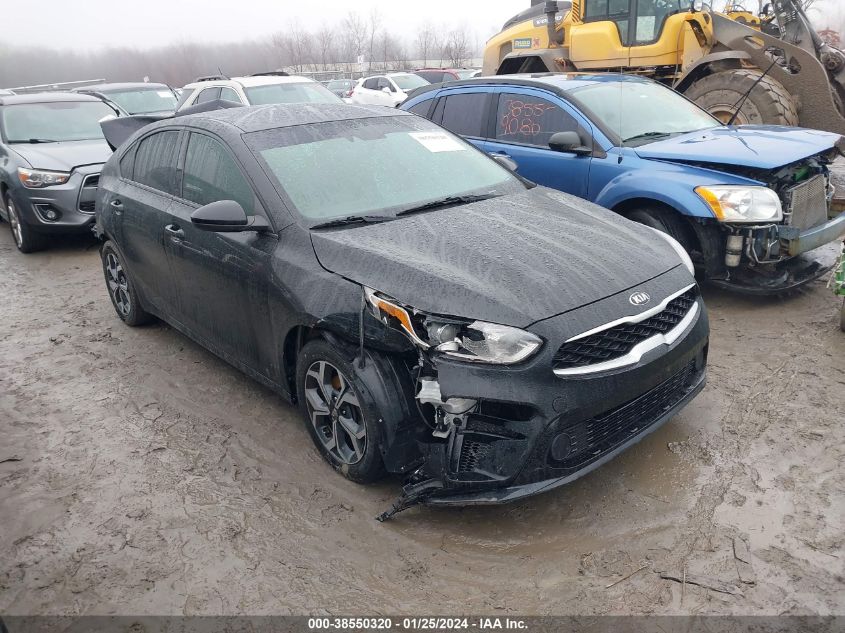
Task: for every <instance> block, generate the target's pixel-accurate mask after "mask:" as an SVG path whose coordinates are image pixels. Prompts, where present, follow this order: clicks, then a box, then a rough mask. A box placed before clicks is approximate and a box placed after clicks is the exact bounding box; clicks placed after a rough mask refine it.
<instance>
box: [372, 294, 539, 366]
mask: <svg viewBox="0 0 845 633" xmlns="http://www.w3.org/2000/svg"><path fill="white" fill-rule="evenodd" d="M364 293H365V295H366V297H367V305H368V306H369V309H370V312H371V313H372V314H373V316H375V317H376V318H377V319H378V320H379V321H381V322H382V323H384V324H385V325H387V326H388V327H393V328H396V329H398V330H400V331H401V332H403V333H404V334H405V335H406V336H407V337H408V338H409V339H411V341H413V343H414V344H415V345H417V346H418V347H420V348H421V349H424V350H428V349H435V350H437V351H438V352H440V353H442V354H444V355H446V356H450V357H452V358H460V359H461V360H467V361H473V362H478V363H492V364H497V365H513V364H516V363H519V362H522V361H524V360H526V359H527V358H530V357H531V356H533V355H534V353H536V352H537V350H538V349H540V347H541V346H542V345H543V341H542V339H540V338H539V337H538V336H535V335H534V334H531V333H530V332H526V331H524V330H520V329H519V328H515V327H510V326H507V325H497V324H495V323H485V322H484V321H469V320H467V319H457V318H456V319H451V318H446V317H438V316H434V315H430V314H427V313H425V312H422V311H420V310H415V309H413V308H410V307H408V306H403V305H400V304H399V303H397V302H396V301H394V300H392V299H388V298H387V297H385V296H383V295H380V294H378V293H377V292H376V291H375V290H372V289H371V288H364Z"/></svg>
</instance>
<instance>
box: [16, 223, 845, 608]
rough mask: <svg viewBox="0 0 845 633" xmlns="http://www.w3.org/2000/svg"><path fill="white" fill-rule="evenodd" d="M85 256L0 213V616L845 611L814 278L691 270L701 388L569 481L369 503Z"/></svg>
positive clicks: (840, 510)
mask: <svg viewBox="0 0 845 633" xmlns="http://www.w3.org/2000/svg"><path fill="white" fill-rule="evenodd" d="M833 252H834V251H833V249H832V248H831V249H829V253H828V255H832V254H833ZM98 262H99V260H98V256H97V252H96V248H95V247H94V245H93V244H91V243H90V242H87V241H84V240H83V241H79V242H74V243H72V244H66V245H64V246H59V247H55V248H53V249H52V250H49V251H48V252H45V253H40V254H37V255H31V256H23V255H20V254H18V253H17V252H16V251H15V250H14V248H13V245H12V241H11V237H10V235H9V233H8V230H7V227H6V226H5V225H0V271H2V272H0V613H6V614H112V613H115V614H135V615H140V614H243V613H248V614H287V613H297V614H302V613H311V614H320V613H326V612H332V613H345V614H360V615H375V614H399V613H402V614H425V613H431V612H436V613H442V614H456V613H494V614H501V615H505V614H522V615H526V614H531V615H545V614H608V613H614V614H631V613H636V614H642V613H645V614H651V613H654V614H686V613H730V614H825V615H826V614H845V569H843V566H844V565H845V548H843V542H845V424H843V422H845V334H842V333H841V332H840V331H839V328H838V322H839V321H838V309H839V303H837V301H836V300H835V298H834V297H833V295H832V293H831V292H830V291H828V290H827V289H826V288H825V286H824V283H823V282H819V283H816V284H814V285H813V286H811V287H810V288H808V289H807V290H806V291H804V292H802V293H800V294H797V295H795V296H792V297H790V298H788V299H780V300H779V299H772V300H750V299H745V298H740V297H736V296H731V295H728V294H725V293H722V292H718V291H715V290H713V289H706V290H705V297H706V300H707V304H708V306H709V309H710V313H711V319H712V328H713V333H712V345H711V354H710V370H709V372H710V373H709V384H708V387H707V388H706V389H705V391H704V392H703V393H702V394H701V395H700V396H699V397H698V398H697V399H696V400H695V401H694V402H693V403H692V405H691V406H689V407H688V408H687V409H686V410H685V411H683V412H682V414H681V415H679V416H677V417H676V418H675V419H674V420H673V421H671V422H670V423H669V424H668V425H666V426H665V427H664V428H663V429H661V430H660V431H658V432H657V433H655V434H653V435H652V436H650V437H649V438H647V439H646V440H645V441H643V442H642V443H640V444H639V445H637V446H635V447H634V448H632V449H631V450H629V451H628V452H627V453H625V454H624V455H622V456H621V457H620V458H618V459H616V460H615V461H612V462H611V463H609V464H607V465H605V466H604V467H602V468H600V469H599V470H597V471H596V472H594V473H592V474H590V475H589V476H587V477H585V478H583V479H581V480H579V481H578V482H576V483H575V484H573V485H570V486H569V487H565V488H563V489H558V490H556V491H553V492H550V493H547V494H545V495H542V496H540V497H536V498H533V499H530V500H527V501H524V502H521V503H518V504H516V505H510V506H505V507H498V508H481V509H464V510H447V509H429V508H418V509H413V510H410V511H408V512H406V513H404V514H401V515H399V516H398V517H397V518H396V519H395V520H393V521H392V522H389V523H386V524H381V523H378V522H376V521H375V520H373V517H374V516H375V515H377V514H378V513H379V512H381V511H382V510H384V509H385V508H386V507H387V506H388V505H389V503H390V501H391V500H392V499H393V497H394V496H395V495H396V494H397V493H398V489H399V484H398V482H397V481H386V482H384V483H382V484H379V485H377V486H373V487H359V486H357V485H355V484H352V483H350V482H347V481H345V480H344V479H342V478H341V477H340V476H338V475H336V474H334V473H333V472H332V471H331V470H330V469H329V468H328V467H327V466H326V465H325V464H324V463H323V461H322V460H321V458H320V457H319V456H318V454H317V452H316V450H315V449H314V448H313V447H312V445H311V442H310V440H309V438H308V436H307V435H306V431H305V428H304V426H303V423H302V421H301V419H300V415H299V413H298V412H297V411H296V410H294V409H293V408H292V407H291V406H289V405H287V404H285V403H284V402H282V401H281V400H280V399H279V398H278V397H277V396H275V395H274V394H272V393H271V392H269V391H268V390H266V389H264V388H262V387H261V386H259V385H258V384H257V383H255V382H253V381H251V380H249V379H248V378H246V377H245V376H243V375H241V374H240V373H238V372H237V371H236V370H235V369H233V368H231V367H229V366H228V365H226V364H225V363H223V362H222V361H220V360H218V359H217V358H216V357H214V356H212V355H211V354H209V353H207V352H206V351H204V350H203V349H201V348H199V347H198V346H196V345H195V344H193V343H192V342H190V341H189V340H187V339H186V338H184V337H183V336H181V335H180V334H178V333H177V332H175V331H173V330H172V329H170V328H169V327H167V326H165V325H163V324H157V325H152V326H148V327H143V328H137V329H131V328H128V327H126V326H124V325H123V324H122V323H121V322H120V321H119V320H118V319H117V317H116V316H115V315H114V313H113V311H112V307H111V305H110V304H109V301H108V298H107V296H106V293H105V291H104V284H103V279H102V275H101V273H100V269H99V264H98ZM661 574H663V575H670V576H674V577H677V578H679V579H683V578H684V575H685V576H686V579H687V583H686V584H683V583H682V582H678V581H675V580H671V579H664V578H662V577H661ZM628 576H630V577H628ZM694 582H699V583H700V584H702V585H705V586H700V585H696V584H692V583H694ZM614 583H615V584H614Z"/></svg>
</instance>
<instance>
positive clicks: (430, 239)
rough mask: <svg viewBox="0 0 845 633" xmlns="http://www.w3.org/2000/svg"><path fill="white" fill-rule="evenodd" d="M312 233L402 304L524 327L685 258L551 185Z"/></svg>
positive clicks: (340, 269)
mask: <svg viewBox="0 0 845 633" xmlns="http://www.w3.org/2000/svg"><path fill="white" fill-rule="evenodd" d="M311 239H312V243H313V245H314V250H315V252H316V254H317V258H318V259H319V261H320V263H321V265H322V266H323V267H324V268H326V269H327V270H329V271H332V272H335V273H337V274H339V275H342V276H343V277H346V278H348V279H350V280H352V281H354V282H357V283H360V284H363V285H366V286H369V287H371V288H373V289H375V290H378V291H381V292H383V293H385V294H386V295H389V296H391V297H393V298H395V299H396V300H398V301H400V302H401V303H404V304H406V305H410V306H412V307H415V308H418V309H420V310H424V311H426V312H431V313H435V314H441V315H448V316H458V317H464V318H469V319H477V320H482V321H490V322H493V323H500V324H503V325H511V326H515V327H526V326H528V325H530V324H531V323H534V322H536V321H539V320H541V319H545V318H549V317H551V316H555V315H558V314H561V313H563V312H567V311H569V310H573V309H575V308H578V307H581V306H583V305H586V304H589V303H591V302H594V301H598V300H600V299H603V298H605V297H608V296H610V295H613V294H616V293H618V292H621V291H623V290H627V289H629V288H634V287H635V286H637V285H638V284H641V283H643V282H645V281H647V280H649V279H652V278H654V277H657V276H659V275H661V274H662V273H665V272H666V271H668V270H670V269H672V268H674V267H676V266H678V265H679V264H680V259H679V258H678V256H677V254H676V253H675V252H674V251H673V250H672V249H671V247H669V245H668V244H667V243H666V242H665V241H664V240H663V239H662V238H661V237H659V236H657V235H655V234H654V233H653V232H652V231H651V229H647V228H645V227H643V226H640V225H637V224H634V223H633V222H629V221H628V220H625V219H623V218H621V217H619V216H617V215H616V214H614V213H612V212H610V211H607V210H606V209H603V208H601V207H598V206H596V205H593V204H591V203H588V202H586V201H584V200H580V199H579V198H575V197H573V196H569V195H567V194H563V193H560V192H557V191H553V190H550V189H545V188H542V187H537V188H535V189H532V190H529V191H526V192H524V193H519V194H515V195H510V196H507V197H501V198H494V199H490V200H485V201H482V202H477V203H474V204H470V205H464V206H459V207H453V208H449V209H443V210H435V211H429V212H422V213H420V214H418V215H411V216H408V217H404V218H399V219H397V220H393V221H389V222H384V223H381V224H369V225H355V226H353V227H345V228H338V229H326V230H317V231H312V232H311Z"/></svg>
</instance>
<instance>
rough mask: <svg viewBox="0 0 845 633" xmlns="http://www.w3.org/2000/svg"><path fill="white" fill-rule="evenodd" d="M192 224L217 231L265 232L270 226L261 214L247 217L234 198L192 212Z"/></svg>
mask: <svg viewBox="0 0 845 633" xmlns="http://www.w3.org/2000/svg"><path fill="white" fill-rule="evenodd" d="M191 224H193V225H194V226H195V227H197V228H198V229H201V230H203V231H212V232H215V233H241V232H244V231H258V232H263V231H266V230H267V229H269V228H270V226H269V225H268V224H267V221H266V220H265V219H264V218H262V217H260V216H253V217H251V218H249V217H247V215H246V211H244V208H243V207H242V206H241V205H240V204H238V203H237V202H235V201H234V200H218V201H217V202H212V203H211V204H207V205H205V206H202V207H200V208H199V209H197V210H196V211H194V212H193V213H192V214H191Z"/></svg>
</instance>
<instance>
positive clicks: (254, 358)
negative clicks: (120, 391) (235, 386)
mask: <svg viewBox="0 0 845 633" xmlns="http://www.w3.org/2000/svg"><path fill="white" fill-rule="evenodd" d="M118 121H122V120H118ZM118 121H116V122H115V123H117V122H118ZM104 127H106V128H107V136H108V126H107V125H106V126H104ZM96 232H97V233H98V234H99V235H100V236H101V238H102V240H103V245H102V248H101V254H102V262H103V271H104V275H105V281H106V285H107V288H108V292H109V295H110V297H111V299H112V302H113V304H114V307H115V310H116V311H117V314H118V316H119V317H120V318H121V319H123V320H124V321H125V322H126V323H127V324H129V325H139V324H141V323H143V322H145V321H146V320H147V319H149V318H150V316H151V315H155V316H157V317H160V318H161V319H164V320H165V321H167V322H168V323H170V324H171V325H173V326H174V327H175V328H177V329H178V330H180V331H182V332H183V333H185V334H187V335H188V336H190V337H191V338H193V339H194V340H196V341H198V342H199V343H200V344H201V345H203V346H205V347H207V348H208V349H210V350H211V351H213V352H214V353H216V354H218V355H219V356H220V357H222V358H224V359H225V360H227V361H228V362H230V363H232V364H233V365H235V366H236V367H239V368H240V369H242V370H243V371H244V372H246V373H247V374H249V375H250V376H252V377H253V378H255V379H256V380H258V381H260V382H262V383H264V384H265V385H268V386H270V387H271V388H273V389H275V390H276V391H278V392H279V393H281V394H283V395H284V396H286V397H288V398H289V399H290V400H291V401H293V402H297V403H299V405H300V406H301V408H302V412H303V414H304V416H305V418H306V426H307V428H308V431H309V433H310V434H311V436H312V438H313V440H314V442H315V444H316V446H317V448H318V449H319V450H320V451H321V453H322V454H323V456H324V457H325V459H326V460H327V461H328V462H329V463H330V464H331V465H332V466H333V467H334V468H335V469H337V470H338V471H340V472H341V473H342V474H343V475H344V476H346V477H348V478H349V479H351V480H353V481H357V482H369V481H373V480H374V479H377V478H378V477H379V476H381V475H382V474H383V473H384V472H385V471H388V472H391V473H402V474H404V475H406V476H407V486H406V488H405V491H404V495H403V497H402V498H401V499H400V501H398V502H397V503H396V504H395V505H394V508H393V509H392V510H391V511H390V512H388V513H385V515H383V516H384V517H386V516H389V514H391V513H392V512H394V511H397V510H400V509H402V508H404V507H407V506H408V505H411V504H413V503H416V502H426V503H439V504H472V503H497V502H504V501H509V500H512V499H516V498H519V497H523V496H526V495H530V494H535V493H538V492H541V491H544V490H547V489H549V488H552V487H554V486H556V485H560V484H562V483H566V482H568V481H571V480H573V479H575V478H577V477H579V476H581V475H583V474H584V473H586V472H588V471H590V470H592V469H593V468H596V467H597V466H598V465H600V464H602V463H604V462H606V461H607V460H609V459H610V458H612V457H613V456H614V455H616V454H617V453H619V452H620V451H622V450H624V449H625V448H626V447H628V446H630V445H631V444H633V443H634V442H636V441H638V440H639V439H640V438H642V437H643V436H644V435H646V434H648V433H649V432H651V431H653V430H654V429H656V428H657V427H658V426H659V425H661V424H662V423H663V422H665V421H666V420H667V419H668V418H670V417H671V416H672V415H673V414H675V413H676V412H677V411H678V410H680V409H681V408H682V407H683V406H684V405H686V404H687V403H688V402H689V401H690V400H691V399H692V398H693V397H694V396H695V395H696V394H697V393H698V392H699V391H700V390H701V388H702V387H703V385H704V379H705V363H706V357H707V345H708V322H707V316H706V312H705V309H704V305H703V303H702V300H701V297H700V296H699V294H698V288H697V286H696V283H695V279H694V278H693V271H692V268H691V266H692V265H691V262H690V261H689V259H688V258H687V257H686V256H685V254H684V253H683V250H682V249H681V248H680V246H679V245H678V244H677V243H676V242H674V241H673V240H672V239H671V238H668V237H666V236H664V235H662V234H661V233H658V232H657V231H655V230H653V229H650V228H647V227H644V226H641V225H637V224H634V223H633V222H629V221H627V220H625V219H622V218H620V217H618V216H617V215H615V214H613V213H611V212H609V211H607V210H605V209H602V208H600V207H597V206H594V205H592V204H590V203H587V202H584V201H582V200H578V199H576V198H573V197H571V196H568V195H566V194H562V193H559V192H556V191H552V190H549V189H545V188H542V187H536V186H533V185H532V184H531V183H528V182H527V181H524V180H522V179H520V178H519V177H517V176H515V175H514V174H513V173H512V172H511V171H509V170H508V169H506V168H505V167H503V166H502V165H501V164H499V163H498V162H496V161H494V160H493V159H491V158H490V157H488V156H487V155H485V154H484V153H482V152H480V151H478V150H476V149H475V148H473V147H472V146H471V145H469V144H467V143H466V142H465V141H463V140H461V139H460V138H458V137H456V136H454V135H452V134H451V133H449V132H447V131H445V130H443V129H442V128H439V127H438V126H436V125H434V124H433V123H431V122H429V121H427V120H425V119H422V118H419V117H416V116H413V115H410V114H408V113H404V112H401V111H394V110H388V109H386V108H381V107H372V106H343V105H332V104H309V105H307V106H297V105H275V106H255V107H243V108H234V109H228V110H218V111H214V112H207V113H195V114H191V115H186V116H177V117H174V118H171V119H167V120H163V121H160V122H157V123H153V124H152V125H149V126H147V127H144V128H143V129H141V130H140V131H138V132H136V133H135V134H134V136H132V137H131V138H130V139H129V140H128V141H126V142H125V143H124V144H123V145H122V146H120V147H119V148H118V150H117V151H116V153H115V155H114V156H113V157H112V158H111V159H110V160H109V162H108V163H107V164H106V167H105V169H104V170H103V173H102V176H101V178H100V188H99V192H98V197H97V227H96Z"/></svg>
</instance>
